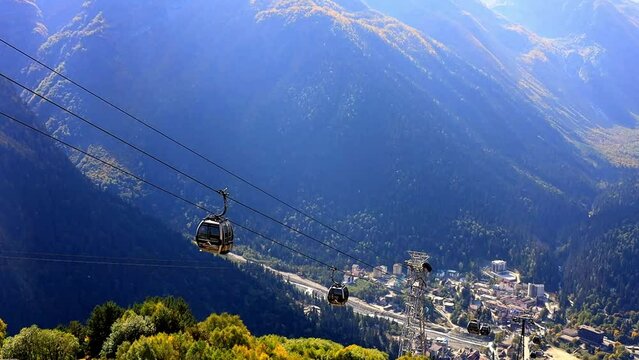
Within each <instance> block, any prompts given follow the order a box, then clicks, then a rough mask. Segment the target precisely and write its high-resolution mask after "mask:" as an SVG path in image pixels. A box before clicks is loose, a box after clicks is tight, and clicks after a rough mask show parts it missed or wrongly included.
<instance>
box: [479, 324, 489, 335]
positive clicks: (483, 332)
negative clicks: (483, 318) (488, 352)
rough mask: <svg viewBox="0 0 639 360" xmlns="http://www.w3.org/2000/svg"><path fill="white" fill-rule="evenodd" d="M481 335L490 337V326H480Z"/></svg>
mask: <svg viewBox="0 0 639 360" xmlns="http://www.w3.org/2000/svg"><path fill="white" fill-rule="evenodd" d="M479 334H480V335H481V336H488V335H490V326H489V325H486V324H481V325H480V326H479Z"/></svg>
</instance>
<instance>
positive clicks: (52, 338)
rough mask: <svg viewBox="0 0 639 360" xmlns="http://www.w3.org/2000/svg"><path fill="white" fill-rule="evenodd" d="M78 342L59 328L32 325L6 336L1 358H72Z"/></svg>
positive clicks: (29, 359)
mask: <svg viewBox="0 0 639 360" xmlns="http://www.w3.org/2000/svg"><path fill="white" fill-rule="evenodd" d="M79 350H80V344H79V343H78V339H76V338H75V336H73V335H71V334H69V333H65V332H63V331H59V330H43V329H40V328H38V327H37V326H35V325H33V326H31V327H28V328H24V329H22V330H20V333H18V334H17V335H16V336H13V337H9V338H7V339H6V340H5V341H4V343H3V345H2V351H0V357H2V358H3V359H20V360H43V359H47V360H72V359H76V358H77V355H78V351H79Z"/></svg>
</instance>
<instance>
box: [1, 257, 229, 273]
mask: <svg viewBox="0 0 639 360" xmlns="http://www.w3.org/2000/svg"><path fill="white" fill-rule="evenodd" d="M0 260H29V261H42V262H56V263H68V264H92V265H118V266H136V267H154V268H174V269H210V270H228V269H230V267H225V266H204V265H201V266H200V265H179V264H150V263H149V264H146V263H140V262H138V263H134V262H117V261H100V260H74V259H56V258H47V257H31V256H7V255H3V254H1V253H0Z"/></svg>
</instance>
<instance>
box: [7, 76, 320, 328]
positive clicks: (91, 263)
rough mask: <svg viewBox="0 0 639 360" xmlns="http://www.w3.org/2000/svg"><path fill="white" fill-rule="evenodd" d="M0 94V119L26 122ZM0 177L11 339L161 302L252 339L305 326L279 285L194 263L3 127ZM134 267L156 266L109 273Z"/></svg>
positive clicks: (57, 156)
mask: <svg viewBox="0 0 639 360" xmlns="http://www.w3.org/2000/svg"><path fill="white" fill-rule="evenodd" d="M0 93H1V95H2V96H1V97H0V110H1V111H3V112H7V113H9V114H12V115H13V116H15V117H17V118H19V119H20V120H23V121H27V122H35V119H34V117H33V116H32V115H31V114H30V113H29V112H28V111H27V109H26V107H25V106H24V105H22V104H21V101H20V100H19V98H18V97H17V96H16V94H15V92H14V90H13V89H11V88H10V87H9V86H8V85H6V84H5V83H0ZM0 173H2V174H3V175H2V177H1V178H0V197H1V198H2V199H3V201H2V202H1V203H0V253H1V254H2V256H0V266H1V267H2V269H3V271H2V273H1V274H0V279H1V280H0V282H1V283H2V288H3V291H2V294H1V295H0V317H1V318H2V319H3V320H5V321H6V322H7V323H8V324H9V325H10V329H11V330H12V331H15V330H16V329H19V328H20V327H22V326H27V325H30V324H32V323H37V324H40V325H44V326H55V325H56V324H58V323H62V322H67V321H69V320H71V319H75V318H78V317H85V316H86V315H87V314H88V313H89V312H90V310H91V309H92V307H93V306H94V305H95V303H96V302H104V301H106V300H110V299H113V300H116V301H118V302H119V303H121V304H131V303H132V302H134V301H140V300H141V299H143V298H144V297H146V296H150V295H169V294H170V295H176V296H184V297H185V298H186V299H187V301H189V303H190V304H191V306H192V307H193V309H194V312H195V313H196V315H197V316H200V317H201V316H203V315H204V314H207V313H208V312H210V311H213V310H215V311H228V312H233V313H238V314H243V315H244V317H245V319H246V322H247V325H248V326H249V327H250V328H251V329H252V330H253V331H255V332H256V333H260V334H264V333H266V332H268V333H272V332H276V333H277V332H280V333H283V334H284V333H288V334H296V335H301V334H302V332H303V331H304V330H305V329H306V328H307V327H308V326H310V325H309V324H308V320H307V319H306V318H305V317H304V315H303V313H302V312H301V309H300V308H299V306H298V305H294V304H293V303H292V302H293V300H291V299H289V298H288V293H289V292H290V291H291V290H290V289H288V287H286V286H284V285H279V283H280V281H279V280H276V279H275V278H273V277H272V276H270V275H269V274H268V273H264V271H261V270H259V268H257V269H251V267H248V268H247V269H246V270H247V272H246V273H244V272H242V271H239V270H238V269H237V268H236V267H235V266H233V265H232V264H230V263H228V262H226V261H223V260H220V259H218V258H215V257H211V256H206V255H201V254H199V253H198V252H197V251H196V250H195V249H193V247H192V245H191V244H190V243H189V242H187V241H186V240H184V238H183V237H181V236H180V235H178V234H177V233H175V232H173V231H171V230H169V229H167V228H166V227H165V226H164V225H162V224H161V223H160V222H159V221H158V220H155V219H152V218H150V217H148V216H144V215H142V214H141V213H140V212H139V211H138V210H136V209H134V208H132V207H131V206H130V205H128V204H125V203H124V202H123V201H121V200H119V199H117V198H116V197H114V196H113V195H109V194H107V193H104V192H102V191H100V190H98V189H97V188H96V187H95V186H94V185H93V184H91V182H90V181H89V180H87V179H86V178H85V177H84V176H82V175H81V174H80V173H79V172H78V171H77V170H76V169H75V168H74V166H73V165H72V164H71V163H70V162H69V161H68V159H67V158H66V156H65V155H64V154H63V153H62V152H61V151H60V150H59V149H58V148H56V147H55V146H52V144H51V143H50V141H49V140H48V139H45V138H43V137H40V136H39V135H37V134H35V135H34V133H33V132H31V131H29V130H27V129H26V128H23V127H21V126H20V125H16V124H14V123H13V122H11V121H9V120H7V119H6V118H5V117H2V118H1V119H0ZM55 254H69V255H76V256H75V257H74V256H65V255H55ZM78 255H83V256H82V257H77V256H78ZM34 258H35V259H40V260H41V261H34ZM122 258H124V259H122ZM139 258H142V259H164V260H165V261H155V262H153V261H151V262H150V263H152V264H160V265H162V266H159V267H154V266H150V267H149V266H124V265H122V264H118V263H122V262H125V263H140V261H142V260H137V261H136V260H135V259H139ZM43 259H44V261H42V260H43ZM46 259H49V260H46ZM96 261H97V262H102V263H103V264H95V262H96ZM83 262H86V263H83ZM109 264H110V265H109ZM142 264H149V261H146V262H142ZM173 265H177V267H172V266H173ZM183 266H187V268H181V267H183ZM188 266H204V267H205V268H201V269H198V268H193V267H191V268H189V267H188ZM207 267H213V268H212V269H208V268H207ZM247 289H250V291H247ZM265 297H266V298H271V299H273V300H274V301H273V302H272V303H271V302H269V303H264V301H263V300H262V299H263V298H265ZM273 317H276V318H280V319H281V321H282V323H273V322H272V321H271V320H272V318H273Z"/></svg>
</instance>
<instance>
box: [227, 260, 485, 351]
mask: <svg viewBox="0 0 639 360" xmlns="http://www.w3.org/2000/svg"><path fill="white" fill-rule="evenodd" d="M227 256H228V259H229V260H231V261H234V262H238V263H245V262H247V260H246V259H245V258H244V257H241V256H239V255H235V254H228V255H227ZM262 266H263V267H264V268H266V269H268V270H270V271H272V272H274V273H276V274H278V275H280V276H282V278H283V279H284V280H285V281H288V282H290V283H291V284H292V285H294V286H295V287H297V288H298V289H301V290H302V291H304V292H306V291H307V290H311V291H314V292H315V294H317V295H321V296H323V297H326V295H327V294H328V289H327V288H326V287H325V286H323V285H322V284H318V283H316V282H314V281H311V280H309V279H305V278H303V277H301V276H299V275H297V274H293V273H289V272H285V271H279V270H276V269H273V268H271V267H269V266H266V265H262ZM347 305H348V306H350V307H351V308H352V309H353V311H354V312H355V313H357V314H360V315H365V316H377V317H379V318H382V319H386V320H389V321H394V322H396V323H398V324H404V320H405V317H404V315H403V314H400V313H397V312H394V311H387V310H384V308H382V307H381V306H379V305H375V304H369V303H367V302H366V301H364V300H362V299H358V298H356V297H349V298H348V303H347ZM427 326H428V327H429V328H428V329H426V334H428V336H429V337H431V338H437V337H443V338H445V339H448V345H449V346H451V347H452V348H464V347H467V348H473V349H477V350H480V349H482V348H486V347H488V342H486V341H483V340H480V339H477V338H476V337H473V336H470V335H467V334H451V333H450V332H449V331H448V330H447V329H446V328H444V327H442V326H440V325H436V324H427Z"/></svg>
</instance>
